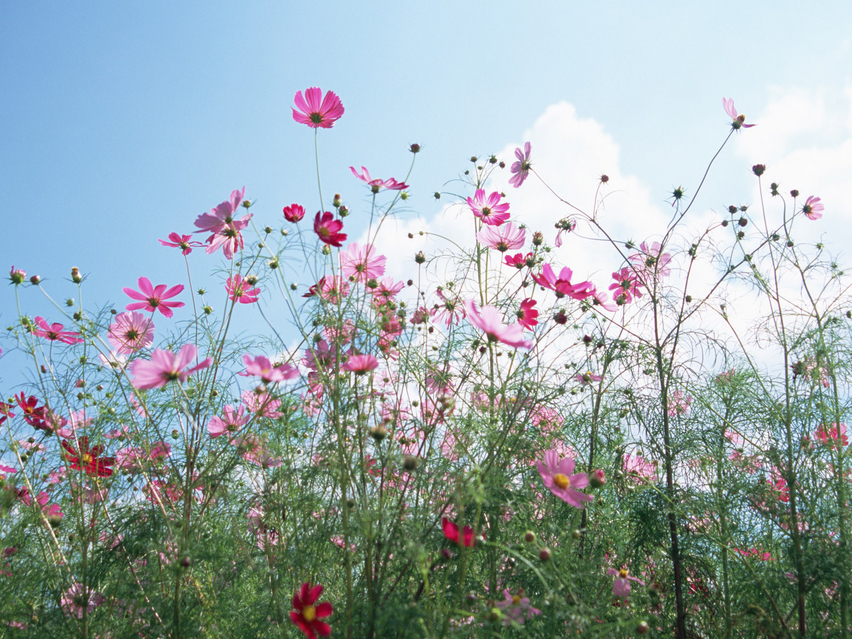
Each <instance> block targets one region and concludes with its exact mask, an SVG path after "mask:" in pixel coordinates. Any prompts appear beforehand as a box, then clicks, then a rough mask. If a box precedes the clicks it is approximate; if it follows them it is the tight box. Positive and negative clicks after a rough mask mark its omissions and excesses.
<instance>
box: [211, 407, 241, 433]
mask: <svg viewBox="0 0 852 639" xmlns="http://www.w3.org/2000/svg"><path fill="white" fill-rule="evenodd" d="M222 413H223V416H222V417H219V416H213V417H211V418H210V421H209V422H207V432H208V433H210V437H211V439H212V438H215V437H219V435H224V434H225V433H236V432H237V431H238V430H240V428H242V427H243V426H245V425H246V424H247V423H248V420H249V419H250V417H249V416H248V415H246V414H245V406H240V407H239V409H236V410H235V409H234V407H233V406H231V405H230V404H227V405H226V406H225V408H224V409H223V411H222Z"/></svg>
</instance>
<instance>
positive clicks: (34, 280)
mask: <svg viewBox="0 0 852 639" xmlns="http://www.w3.org/2000/svg"><path fill="white" fill-rule="evenodd" d="M40 283H41V275H33V276H32V277H31V278H30V284H32V285H33V286H38V285H39V284H40Z"/></svg>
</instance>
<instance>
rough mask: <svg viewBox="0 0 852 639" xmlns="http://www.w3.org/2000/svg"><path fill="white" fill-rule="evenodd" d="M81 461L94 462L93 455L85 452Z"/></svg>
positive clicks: (85, 462)
mask: <svg viewBox="0 0 852 639" xmlns="http://www.w3.org/2000/svg"><path fill="white" fill-rule="evenodd" d="M81 461H82V462H83V463H84V464H91V463H92V456H91V455H90V454H89V453H84V454H83V457H82V459H81Z"/></svg>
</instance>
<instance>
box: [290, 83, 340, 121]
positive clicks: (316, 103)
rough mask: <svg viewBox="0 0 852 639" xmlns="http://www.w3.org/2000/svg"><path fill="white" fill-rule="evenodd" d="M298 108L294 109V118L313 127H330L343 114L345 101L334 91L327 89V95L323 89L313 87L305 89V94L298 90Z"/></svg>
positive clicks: (295, 99) (296, 98)
mask: <svg viewBox="0 0 852 639" xmlns="http://www.w3.org/2000/svg"><path fill="white" fill-rule="evenodd" d="M294 101H295V102H296V109H298V111H297V110H296V109H293V119H294V120H295V121H296V122H298V123H300V124H306V125H307V126H309V127H311V128H312V129H318V128H323V129H330V128H331V127H333V126H334V123H335V122H337V121H338V120H339V119H340V118H341V116H343V111H344V109H343V103H342V102H341V101H340V98H338V97H337V94H336V93H335V92H334V91H327V92H326V94H325V97H323V95H322V89H320V88H318V87H311V88H310V89H305V96H304V97H302V92H301V91H296V97H295V98H294Z"/></svg>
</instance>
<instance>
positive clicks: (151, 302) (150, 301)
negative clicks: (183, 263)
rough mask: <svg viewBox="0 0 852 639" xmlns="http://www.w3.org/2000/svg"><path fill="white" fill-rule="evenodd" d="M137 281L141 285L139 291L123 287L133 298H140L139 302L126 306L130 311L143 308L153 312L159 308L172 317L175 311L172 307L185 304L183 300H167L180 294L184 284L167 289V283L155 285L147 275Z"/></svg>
mask: <svg viewBox="0 0 852 639" xmlns="http://www.w3.org/2000/svg"><path fill="white" fill-rule="evenodd" d="M137 283H138V285H139V291H134V290H133V289H132V288H130V287H124V288H123V289H122V290H123V291H124V292H125V293H126V294H127V295H128V296H129V297H130V298H131V299H134V300H139V301H138V302H132V303H131V304H128V305H127V306H125V308H126V309H127V310H128V311H135V310H139V309H142V310H144V311H148V312H149V313H153V312H154V311H156V310H159V311H160V312H161V313H162V314H163V315H165V316H166V317H172V316H173V315H174V311H172V309H173V308H180V307H182V306H183V305H184V304H183V302H167V301H166V300H167V299H169V298H171V297H174V296H175V295H179V294H180V293H181V291H183V284H178V285H177V286H172V287H171V288H170V289H168V290H166V285H165V284H158V285H157V286H156V287H155V286H153V285H152V284H151V280H149V279H148V278H147V277H140V278H139V281H138V282H137Z"/></svg>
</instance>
